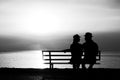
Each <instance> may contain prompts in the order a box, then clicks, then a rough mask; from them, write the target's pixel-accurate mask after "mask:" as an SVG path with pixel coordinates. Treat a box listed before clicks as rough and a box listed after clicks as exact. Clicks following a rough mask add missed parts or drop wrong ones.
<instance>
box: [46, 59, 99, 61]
mask: <svg viewBox="0 0 120 80" xmlns="http://www.w3.org/2000/svg"><path fill="white" fill-rule="evenodd" d="M44 60H45V61H49V60H52V61H64V60H70V59H44ZM96 60H97V61H99V59H96Z"/></svg>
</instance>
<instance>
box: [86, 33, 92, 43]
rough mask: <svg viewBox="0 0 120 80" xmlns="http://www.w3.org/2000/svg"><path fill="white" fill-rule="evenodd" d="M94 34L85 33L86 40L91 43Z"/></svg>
mask: <svg viewBox="0 0 120 80" xmlns="http://www.w3.org/2000/svg"><path fill="white" fill-rule="evenodd" d="M92 37H93V36H92V33H90V32H87V33H85V40H86V41H90V40H92Z"/></svg>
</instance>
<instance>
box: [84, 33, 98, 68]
mask: <svg viewBox="0 0 120 80" xmlns="http://www.w3.org/2000/svg"><path fill="white" fill-rule="evenodd" d="M85 41H86V42H85V43H84V44H83V48H84V54H85V57H84V60H85V61H84V62H85V63H88V64H90V67H89V68H92V67H93V65H94V64H95V63H96V55H97V54H98V45H97V44H96V43H95V42H94V41H93V40H92V34H91V33H86V35H85Z"/></svg>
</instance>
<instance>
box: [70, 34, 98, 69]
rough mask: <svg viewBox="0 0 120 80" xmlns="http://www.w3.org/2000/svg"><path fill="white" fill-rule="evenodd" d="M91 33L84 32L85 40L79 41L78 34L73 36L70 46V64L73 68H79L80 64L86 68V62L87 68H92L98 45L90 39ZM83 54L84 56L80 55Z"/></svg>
mask: <svg viewBox="0 0 120 80" xmlns="http://www.w3.org/2000/svg"><path fill="white" fill-rule="evenodd" d="M92 37H93V36H92V33H90V32H87V33H86V34H85V42H84V43H83V44H81V43H80V36H79V35H78V34H76V35H74V36H73V43H72V44H71V46H70V51H71V55H72V56H71V60H70V64H72V65H73V69H79V67H80V65H81V66H82V68H83V69H86V64H89V67H88V69H92V68H93V65H94V64H95V63H96V55H97V54H98V45H97V44H96V43H95V42H94V41H93V40H92ZM83 54H84V57H82V55H83Z"/></svg>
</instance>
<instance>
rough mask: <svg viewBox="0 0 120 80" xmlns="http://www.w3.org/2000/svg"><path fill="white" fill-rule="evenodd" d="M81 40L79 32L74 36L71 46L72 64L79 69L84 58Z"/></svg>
mask: <svg viewBox="0 0 120 80" xmlns="http://www.w3.org/2000/svg"><path fill="white" fill-rule="evenodd" d="M79 42H80V36H79V35H78V34H76V35H74V36H73V43H72V44H71V46H70V51H71V60H70V64H72V66H73V69H79V67H80V64H81V59H82V54H83V51H82V45H81V44H80V43H79Z"/></svg>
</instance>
